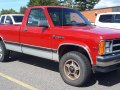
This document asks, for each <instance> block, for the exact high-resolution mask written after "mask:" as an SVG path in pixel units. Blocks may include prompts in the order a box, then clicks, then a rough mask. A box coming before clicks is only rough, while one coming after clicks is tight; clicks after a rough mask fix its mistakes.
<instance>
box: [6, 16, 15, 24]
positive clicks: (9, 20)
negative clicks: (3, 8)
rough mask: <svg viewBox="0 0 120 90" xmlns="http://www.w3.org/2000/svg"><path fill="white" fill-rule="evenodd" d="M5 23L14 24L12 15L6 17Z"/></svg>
mask: <svg viewBox="0 0 120 90" xmlns="http://www.w3.org/2000/svg"><path fill="white" fill-rule="evenodd" d="M5 24H13V22H12V19H11V17H10V16H7V17H6V20H5Z"/></svg>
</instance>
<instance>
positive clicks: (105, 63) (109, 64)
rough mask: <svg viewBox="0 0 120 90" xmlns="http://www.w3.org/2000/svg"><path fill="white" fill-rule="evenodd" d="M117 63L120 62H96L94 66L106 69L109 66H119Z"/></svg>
mask: <svg viewBox="0 0 120 90" xmlns="http://www.w3.org/2000/svg"><path fill="white" fill-rule="evenodd" d="M119 63H120V61H116V60H113V61H109V62H98V61H96V66H100V67H108V66H111V65H115V64H119Z"/></svg>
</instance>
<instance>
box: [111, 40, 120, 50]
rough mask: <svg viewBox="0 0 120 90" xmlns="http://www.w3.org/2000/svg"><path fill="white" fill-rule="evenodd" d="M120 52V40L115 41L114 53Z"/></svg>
mask: <svg viewBox="0 0 120 90" xmlns="http://www.w3.org/2000/svg"><path fill="white" fill-rule="evenodd" d="M118 51H120V40H119V39H118V40H113V45H112V52H118Z"/></svg>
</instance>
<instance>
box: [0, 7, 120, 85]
mask: <svg viewBox="0 0 120 90" xmlns="http://www.w3.org/2000/svg"><path fill="white" fill-rule="evenodd" d="M10 51H17V52H21V53H25V54H29V55H33V56H37V57H42V58H46V59H51V60H56V61H58V62H59V71H60V74H61V77H62V78H63V80H64V81H65V82H66V83H68V84H70V85H73V86H82V85H84V84H85V83H87V81H89V79H90V76H91V75H92V73H93V72H110V71H114V70H117V69H118V68H119V67H120V31H119V30H115V29H114V30H113V29H107V28H99V27H94V26H91V24H90V23H89V22H88V20H87V19H86V18H85V17H84V16H83V15H81V14H80V12H79V11H76V10H73V9H70V8H65V7H55V6H36V7H30V8H28V9H27V10H26V13H25V16H24V18H23V22H22V25H10V24H5V25H0V61H1V62H3V61H6V60H7V59H8V58H9V53H10Z"/></svg>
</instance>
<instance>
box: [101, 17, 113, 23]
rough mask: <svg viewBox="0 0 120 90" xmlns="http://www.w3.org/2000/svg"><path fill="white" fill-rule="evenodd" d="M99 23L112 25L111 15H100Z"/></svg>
mask: <svg viewBox="0 0 120 90" xmlns="http://www.w3.org/2000/svg"><path fill="white" fill-rule="evenodd" d="M99 21H100V22H103V23H112V22H113V15H101V16H100V18H99Z"/></svg>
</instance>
